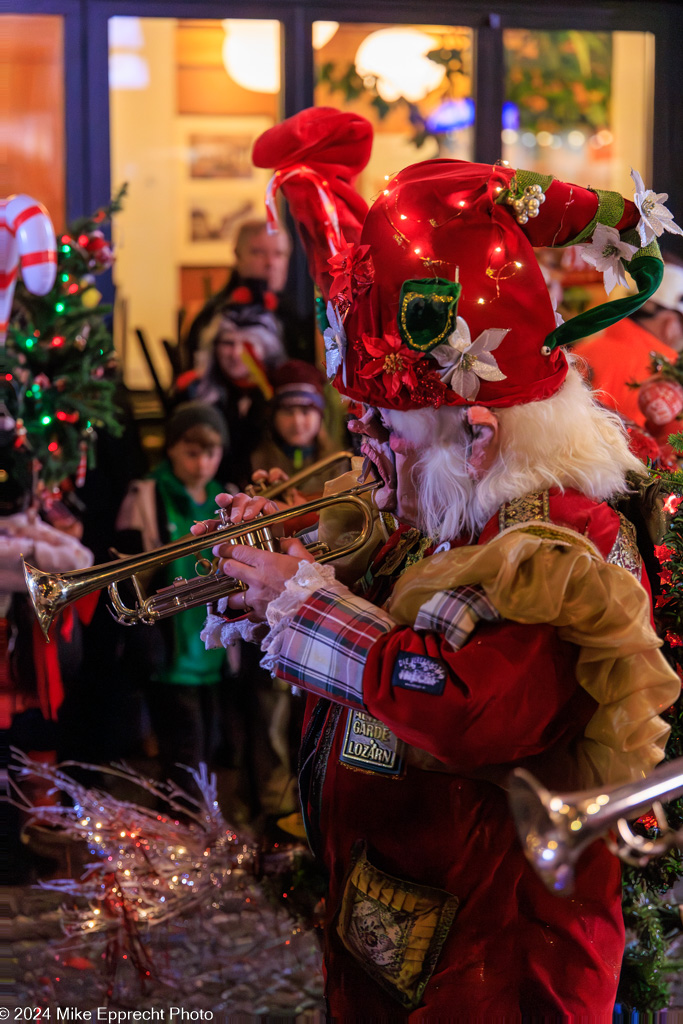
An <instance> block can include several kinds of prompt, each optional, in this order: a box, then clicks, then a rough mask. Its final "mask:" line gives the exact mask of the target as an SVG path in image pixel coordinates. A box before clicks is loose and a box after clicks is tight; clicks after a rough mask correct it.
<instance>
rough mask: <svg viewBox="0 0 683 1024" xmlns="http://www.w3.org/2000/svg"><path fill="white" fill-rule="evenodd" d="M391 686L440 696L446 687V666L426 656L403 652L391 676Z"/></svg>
mask: <svg viewBox="0 0 683 1024" xmlns="http://www.w3.org/2000/svg"><path fill="white" fill-rule="evenodd" d="M391 685H392V686H398V687H399V689H401V690H422V692H423V693H434V694H436V696H437V697H438V696H440V695H441V694H442V693H443V688H444V686H445V685H446V666H445V665H443V664H442V663H441V662H440V661H437V660H436V658H429V657H427V655H425V654H411V652H410V651H401V652H400V653H399V656H398V658H397V659H396V664H395V665H394V671H393V674H392V676H391Z"/></svg>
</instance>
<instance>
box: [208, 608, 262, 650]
mask: <svg viewBox="0 0 683 1024" xmlns="http://www.w3.org/2000/svg"><path fill="white" fill-rule="evenodd" d="M266 629H267V627H266V625H265V623H263V622H250V621H249V619H233V620H232V621H228V620H226V619H224V618H222V616H220V615H214V614H213V613H212V612H209V614H208V615H207V617H206V622H205V623H204V628H203V629H202V631H201V633H200V634H199V635H200V637H201V639H202V640H203V641H204V646H205V647H206V649H207V651H210V650H212V649H214V648H216V647H231V646H232V645H233V644H234V643H236V642H237V641H238V640H247V641H248V642H249V643H252V644H257V643H259V641H260V640H261V637H262V636H263V633H264V630H266Z"/></svg>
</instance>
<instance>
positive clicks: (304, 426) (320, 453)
mask: <svg viewBox="0 0 683 1024" xmlns="http://www.w3.org/2000/svg"><path fill="white" fill-rule="evenodd" d="M270 380H271V384H272V387H273V397H272V399H271V400H270V403H269V407H268V421H269V427H270V429H269V432H268V435H267V436H266V438H265V439H264V440H263V441H262V442H261V444H260V445H258V446H257V448H256V449H255V450H254V452H253V453H252V456H251V465H252V471H253V472H254V473H256V472H257V471H260V472H258V476H257V477H256V479H258V478H260V477H262V475H263V472H266V473H270V471H271V470H273V469H277V470H280V471H281V472H282V473H286V474H287V476H293V475H294V474H295V473H298V472H300V470H302V469H305V468H306V467H307V466H311V465H312V464H313V463H315V462H318V461H319V460H320V459H322V458H325V456H327V455H331V454H333V453H334V452H335V450H336V448H335V446H334V445H333V444H332V442H331V441H330V439H329V437H328V436H327V432H326V430H325V428H324V426H323V415H324V412H325V392H324V380H323V377H322V374H321V373H320V371H319V370H318V369H317V368H316V367H315V366H313V365H311V363H306V362H304V361H303V360H301V359H290V360H289V361H288V362H286V363H284V364H283V365H282V366H281V367H279V369H277V370H275V371H274V372H273V373H272V374H271V377H270ZM339 473H340V468H339V465H338V464H337V465H334V466H332V467H330V469H329V470H327V471H325V470H323V471H322V472H321V473H316V474H315V475H314V476H312V477H310V478H309V479H308V480H306V481H305V482H304V483H303V484H301V486H300V488H299V489H298V491H299V495H297V494H290V495H289V499H290V500H294V501H298V500H299V496H308V497H311V496H313V495H318V494H321V493H322V490H323V485H324V483H325V481H326V480H328V479H331V478H332V477H335V476H338V475H339ZM271 475H272V474H271ZM302 500H303V499H302Z"/></svg>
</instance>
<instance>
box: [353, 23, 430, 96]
mask: <svg viewBox="0 0 683 1024" xmlns="http://www.w3.org/2000/svg"><path fill="white" fill-rule="evenodd" d="M438 45H439V44H438V40H436V39H435V38H434V36H430V35H427V33H426V32H420V31H418V29H415V28H383V29H380V30H379V31H378V32H372V33H371V34H370V35H369V36H368V37H367V38H366V39H364V40H363V42H362V43H361V44H360V46H359V47H358V52H357V53H356V61H355V63H356V71H357V72H358V74H359V75H360V76H361V78H367V77H369V76H372V77H373V78H376V79H377V92H378V93H379V94H380V96H381V97H382V99H383V100H386V102H387V103H391V102H393V101H394V100H397V99H399V98H400V97H401V96H403V97H404V98H405V99H407V100H410V101H411V102H413V103H416V102H417V101H418V100H421V99H424V97H425V96H426V95H427V94H428V93H430V92H432V90H433V89H436V88H438V86H439V85H441V83H442V81H443V79H444V75H445V74H446V69H445V67H443V65H441V64H436V63H435V62H434V61H433V60H429V58H428V57H427V56H426V55H427V54H428V53H429V51H430V50H435V49H436V48H437V47H438Z"/></svg>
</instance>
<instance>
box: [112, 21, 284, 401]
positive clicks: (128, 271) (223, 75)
mask: <svg viewBox="0 0 683 1024" xmlns="http://www.w3.org/2000/svg"><path fill="white" fill-rule="evenodd" d="M279 69H280V25H279V22H277V21H245V20H227V21H223V22H221V21H212V20H201V21H200V20H177V19H174V18H120V17H117V18H111V19H110V22H109V86H110V110H111V159H112V184H113V187H114V188H116V187H117V186H118V185H119V184H121V183H122V182H124V181H125V182H128V195H127V197H126V199H125V200H124V211H123V213H122V214H120V215H118V216H117V217H116V220H115V224H114V233H115V243H116V247H117V260H116V264H115V269H114V274H115V282H116V288H117V293H116V302H117V308H116V316H115V334H116V342H117V347H118V348H119V351H120V352H121V353H122V357H123V363H124V373H125V380H126V383H127V384H128V386H129V387H131V388H134V389H146V388H149V387H150V386H151V379H150V376H149V371H148V370H147V367H146V364H145V362H144V359H143V356H142V354H141V352H140V350H139V346H138V343H137V339H136V338H135V336H134V333H133V332H134V330H135V328H138V327H140V328H142V329H143V330H144V332H145V335H146V337H147V340H148V343H149V346H150V348H151V351H152V355H153V357H154V360H155V363H156V364H157V367H158V370H159V374H160V377H161V379H162V383H164V384H167V383H169V380H170V367H169V365H168V362H167V359H166V355H165V352H164V349H163V346H162V339H170V340H172V341H173V340H175V339H176V338H177V335H178V318H179V314H182V316H183V320H184V324H185V326H186V327H187V325H189V323H190V322H191V321H192V320H193V319H194V317H195V315H196V314H197V313H198V312H199V310H200V309H201V307H202V306H203V305H204V302H205V300H206V298H207V297H208V296H209V295H210V294H212V293H214V292H216V291H218V289H219V288H221V287H222V285H223V284H224V283H225V280H226V278H227V275H228V272H229V268H230V267H231V266H232V263H233V255H234V253H233V250H234V242H235V235H236V232H237V230H238V229H239V227H240V225H241V224H242V223H244V221H246V220H252V219H260V218H262V217H264V216H265V208H264V193H265V186H266V184H267V181H268V177H269V172H268V171H260V170H256V169H255V168H253V167H252V164H251V147H252V144H253V141H254V139H255V138H256V137H257V136H258V135H259V134H260V133H261V132H262V131H265V129H266V128H268V127H270V126H271V125H272V124H274V123H275V121H276V120H277V117H278V113H279V94H280V82H279ZM254 72H256V77H254Z"/></svg>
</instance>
